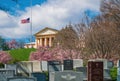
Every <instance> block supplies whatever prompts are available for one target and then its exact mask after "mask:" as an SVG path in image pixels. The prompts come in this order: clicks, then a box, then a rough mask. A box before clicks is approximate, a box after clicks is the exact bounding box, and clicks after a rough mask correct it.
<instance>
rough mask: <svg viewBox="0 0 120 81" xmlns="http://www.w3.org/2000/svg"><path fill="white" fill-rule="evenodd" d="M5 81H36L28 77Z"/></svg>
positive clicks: (12, 78)
mask: <svg viewBox="0 0 120 81" xmlns="http://www.w3.org/2000/svg"><path fill="white" fill-rule="evenodd" d="M7 81H36V79H35V78H30V77H11V78H8V79H7Z"/></svg>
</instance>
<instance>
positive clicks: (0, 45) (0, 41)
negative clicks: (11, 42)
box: [0, 36, 9, 50]
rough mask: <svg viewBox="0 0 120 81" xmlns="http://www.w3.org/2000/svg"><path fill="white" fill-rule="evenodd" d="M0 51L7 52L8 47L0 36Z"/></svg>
mask: <svg viewBox="0 0 120 81" xmlns="http://www.w3.org/2000/svg"><path fill="white" fill-rule="evenodd" d="M0 49H1V50H9V47H8V45H7V44H6V41H5V39H3V38H2V37H1V36H0Z"/></svg>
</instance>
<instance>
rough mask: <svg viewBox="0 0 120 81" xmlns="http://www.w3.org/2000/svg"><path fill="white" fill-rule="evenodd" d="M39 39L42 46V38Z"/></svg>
mask: <svg viewBox="0 0 120 81" xmlns="http://www.w3.org/2000/svg"><path fill="white" fill-rule="evenodd" d="M39 41H40V43H39V46H42V38H40V39H39Z"/></svg>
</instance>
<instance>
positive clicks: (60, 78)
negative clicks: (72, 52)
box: [49, 59, 113, 81]
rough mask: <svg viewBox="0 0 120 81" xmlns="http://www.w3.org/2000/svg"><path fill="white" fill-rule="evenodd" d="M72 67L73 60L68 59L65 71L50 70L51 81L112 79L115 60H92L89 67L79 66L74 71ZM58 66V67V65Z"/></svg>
mask: <svg viewBox="0 0 120 81" xmlns="http://www.w3.org/2000/svg"><path fill="white" fill-rule="evenodd" d="M52 64H55V63H52ZM71 67H72V61H71V60H66V61H65V63H64V71H55V72H53V71H51V72H50V75H49V79H50V81H86V80H87V81H103V80H104V81H109V80H111V76H110V68H112V67H113V62H112V61H107V60H101V59H98V60H90V61H89V62H88V66H87V67H77V68H76V71H73V68H71ZM54 68H55V65H54ZM56 68H58V67H57V66H56Z"/></svg>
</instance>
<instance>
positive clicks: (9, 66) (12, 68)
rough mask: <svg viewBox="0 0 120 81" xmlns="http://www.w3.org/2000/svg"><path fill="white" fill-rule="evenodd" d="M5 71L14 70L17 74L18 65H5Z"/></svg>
mask: <svg viewBox="0 0 120 81" xmlns="http://www.w3.org/2000/svg"><path fill="white" fill-rule="evenodd" d="M5 69H9V70H14V71H15V74H16V73H17V72H16V70H17V65H16V64H5Z"/></svg>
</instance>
